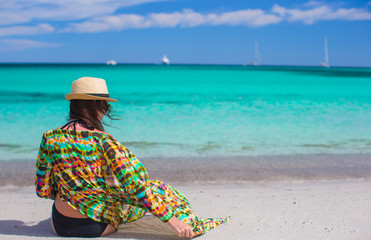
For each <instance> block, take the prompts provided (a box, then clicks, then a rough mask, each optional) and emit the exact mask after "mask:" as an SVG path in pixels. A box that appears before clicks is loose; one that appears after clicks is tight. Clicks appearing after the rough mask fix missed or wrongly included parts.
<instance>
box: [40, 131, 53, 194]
mask: <svg viewBox="0 0 371 240" xmlns="http://www.w3.org/2000/svg"><path fill="white" fill-rule="evenodd" d="M49 160H50V156H49V151H48V148H47V144H46V137H45V134H44V135H43V138H42V140H41V144H40V149H39V154H38V155H37V162H36V177H35V186H36V194H37V196H39V197H42V198H49V199H54V198H55V192H54V189H53V174H52V173H51V164H50V161H49Z"/></svg>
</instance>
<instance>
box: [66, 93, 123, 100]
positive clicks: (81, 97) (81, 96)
mask: <svg viewBox="0 0 371 240" xmlns="http://www.w3.org/2000/svg"><path fill="white" fill-rule="evenodd" d="M64 97H65V98H66V99H67V100H68V101H71V100H105V101H107V102H117V100H116V99H113V98H107V97H98V96H93V95H89V94H84V93H69V94H66V95H65V96H64Z"/></svg>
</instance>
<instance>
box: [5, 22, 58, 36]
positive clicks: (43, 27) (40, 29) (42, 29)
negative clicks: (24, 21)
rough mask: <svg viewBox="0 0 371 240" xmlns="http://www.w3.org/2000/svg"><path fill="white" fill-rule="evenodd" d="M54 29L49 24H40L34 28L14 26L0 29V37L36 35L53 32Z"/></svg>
mask: <svg viewBox="0 0 371 240" xmlns="http://www.w3.org/2000/svg"><path fill="white" fill-rule="evenodd" d="M54 30H55V29H54V27H52V26H51V25H50V24H47V23H42V24H38V25H36V26H14V27H0V36H12V35H36V34H44V33H51V32H54Z"/></svg>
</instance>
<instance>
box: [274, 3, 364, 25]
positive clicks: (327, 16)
mask: <svg viewBox="0 0 371 240" xmlns="http://www.w3.org/2000/svg"><path fill="white" fill-rule="evenodd" d="M309 3H311V4H309V5H314V6H316V7H314V8H312V9H289V8H284V7H281V6H279V5H278V4H275V5H274V6H273V8H272V12H273V13H276V14H278V15H279V16H281V17H282V18H283V19H284V20H287V21H289V22H298V21H302V22H304V23H306V24H313V23H314V22H318V21H325V20H371V13H370V12H368V11H367V10H366V9H362V8H349V9H346V8H338V9H333V8H332V7H329V6H326V5H322V4H321V3H320V2H309ZM307 4H308V3H307ZM307 4H305V5H307Z"/></svg>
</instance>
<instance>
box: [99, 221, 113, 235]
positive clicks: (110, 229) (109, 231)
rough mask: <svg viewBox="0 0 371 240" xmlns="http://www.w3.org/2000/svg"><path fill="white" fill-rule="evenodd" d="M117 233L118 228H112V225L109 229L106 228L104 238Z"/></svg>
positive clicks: (109, 225) (108, 226)
mask: <svg viewBox="0 0 371 240" xmlns="http://www.w3.org/2000/svg"><path fill="white" fill-rule="evenodd" d="M114 232H116V228H115V227H114V226H112V225H111V224H108V225H107V227H106V230H104V232H103V233H102V235H101V236H102V237H103V236H107V235H109V234H112V233H114Z"/></svg>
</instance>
